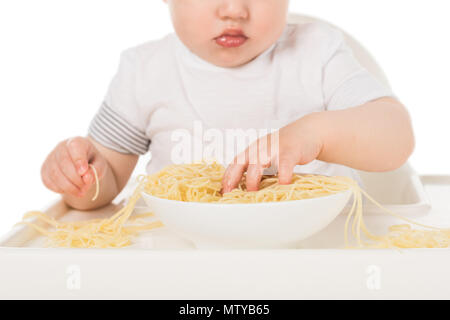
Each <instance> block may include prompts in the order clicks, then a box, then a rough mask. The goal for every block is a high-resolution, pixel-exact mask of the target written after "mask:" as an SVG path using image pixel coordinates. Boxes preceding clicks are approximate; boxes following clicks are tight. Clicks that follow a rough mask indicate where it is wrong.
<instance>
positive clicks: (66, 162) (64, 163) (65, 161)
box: [55, 148, 85, 189]
mask: <svg viewBox="0 0 450 320" xmlns="http://www.w3.org/2000/svg"><path fill="white" fill-rule="evenodd" d="M55 157H56V162H57V163H58V166H59V168H60V170H61V172H62V173H63V174H64V176H65V177H66V178H67V179H68V180H69V181H70V182H71V183H72V184H74V185H75V186H77V188H79V189H83V187H85V184H84V182H83V179H82V178H81V175H80V174H79V173H78V172H77V169H76V168H75V164H74V162H73V161H72V158H71V156H70V154H69V152H68V150H67V148H61V149H59V151H58V152H57V153H56V155H55Z"/></svg>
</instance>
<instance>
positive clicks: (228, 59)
mask: <svg viewBox="0 0 450 320" xmlns="http://www.w3.org/2000/svg"><path fill="white" fill-rule="evenodd" d="M256 57H257V56H254V55H251V54H245V53H239V52H236V53H230V52H226V53H223V52H221V53H218V54H214V55H211V56H209V57H207V60H208V61H209V62H210V63H212V64H214V65H216V66H218V67H222V68H238V67H241V66H243V65H246V64H247V63H249V62H251V61H253V60H254V59H255V58H256Z"/></svg>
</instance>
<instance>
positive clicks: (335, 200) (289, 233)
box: [142, 190, 352, 249]
mask: <svg viewBox="0 0 450 320" xmlns="http://www.w3.org/2000/svg"><path fill="white" fill-rule="evenodd" d="M351 195H352V193H351V191H350V190H348V191H344V192H340V193H337V194H334V195H330V196H326V197H321V198H314V199H307V200H296V201H285V202H269V203H257V204H220V203H198V202H182V201H175V200H167V199H161V198H157V197H154V196H151V195H149V194H147V193H145V192H144V193H142V196H143V199H144V201H145V203H146V204H147V206H148V207H149V209H150V211H151V212H153V213H154V214H155V216H156V217H157V218H159V219H160V220H161V221H162V222H163V223H164V225H165V226H166V227H168V228H170V229H171V230H173V231H174V232H175V233H177V234H178V235H180V236H181V237H184V238H186V239H188V240H191V241H192V242H193V243H194V244H195V245H196V247H197V248H198V249H233V248H241V249H250V248H251V249H258V248H261V249H262V248H264V249H273V248H295V247H297V246H298V244H299V242H300V241H301V240H304V239H306V238H308V237H310V236H312V235H314V234H315V233H317V232H319V231H321V230H322V229H324V228H325V227H327V226H328V225H329V224H330V223H331V222H332V221H333V220H334V219H335V218H336V217H337V216H338V215H339V213H341V211H342V210H343V209H344V207H345V205H346V204H347V202H348V200H349V199H350V197H351Z"/></svg>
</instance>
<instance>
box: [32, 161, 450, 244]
mask: <svg viewBox="0 0 450 320" xmlns="http://www.w3.org/2000/svg"><path fill="white" fill-rule="evenodd" d="M94 172H95V171H94ZM224 172H225V168H224V167H223V166H222V165H220V164H218V163H205V162H201V163H195V164H189V165H171V166H168V167H166V168H164V169H163V170H161V171H160V172H158V173H155V174H153V175H149V176H141V177H140V178H139V185H138V187H137V188H136V190H135V192H134V193H133V195H132V196H131V198H130V199H129V202H128V204H127V205H126V206H125V207H124V208H123V209H122V210H120V211H119V212H118V213H116V214H115V215H114V216H113V217H111V218H110V219H104V220H94V221H88V222H83V223H80V222H78V223H61V222H58V221H56V220H54V219H52V218H49V217H48V216H46V215H44V214H42V213H36V212H35V213H30V214H28V215H26V216H25V218H29V217H36V218H37V219H38V220H40V221H43V222H45V223H46V224H48V225H50V226H51V227H52V228H53V231H49V230H47V229H45V228H43V227H40V226H37V225H36V224H32V223H29V222H25V223H28V224H29V225H30V226H32V227H34V228H35V229H36V230H37V231H39V232H40V233H42V234H44V235H45V236H47V237H48V239H49V243H50V244H51V245H52V246H58V247H83V248H91V247H94V248H110V247H125V246H128V245H130V244H131V243H132V241H131V237H132V236H136V235H138V234H139V233H140V232H142V231H147V230H151V229H154V228H157V227H160V226H161V225H162V224H161V223H158V222H154V223H150V224H148V223H146V222H144V221H143V220H135V219H136V218H131V215H132V212H133V209H134V206H135V204H136V202H137V201H138V199H139V198H140V194H141V192H142V191H145V192H147V193H148V194H151V195H153V196H156V197H159V198H164V199H169V200H177V201H185V202H205V203H224V204H233V203H264V202H280V201H293V200H304V199H311V198H318V197H324V196H328V195H332V194H336V193H339V192H343V191H346V190H351V191H352V193H353V201H352V205H351V209H350V212H349V214H348V217H347V220H346V223H345V228H344V232H345V235H344V237H345V243H346V246H347V247H348V248H447V247H449V246H450V230H448V229H440V228H434V227H429V226H425V225H422V224H420V223H417V222H414V221H411V220H409V219H407V218H404V217H401V216H399V215H397V214H395V213H394V212H392V211H390V210H388V209H386V208H383V206H381V205H380V204H379V203H378V202H376V201H375V200H374V199H373V198H371V197H370V196H369V195H368V194H367V193H366V192H365V191H364V190H362V189H361V188H360V187H359V186H358V184H357V183H356V182H355V181H354V180H352V179H350V178H347V177H327V176H321V175H294V177H293V180H292V183H291V184H290V185H281V184H279V183H278V178H276V177H273V176H264V177H263V179H262V181H261V184H260V189H259V190H258V191H254V192H249V191H247V190H246V186H245V176H244V177H243V178H242V180H241V182H240V183H239V186H238V187H237V188H236V189H235V190H233V191H232V192H230V193H227V194H225V195H222V194H221V189H222V177H223V175H224ZM96 179H97V188H98V184H99V182H98V178H97V176H96ZM97 195H98V193H97ZM363 196H365V197H366V198H367V199H369V200H370V201H371V202H373V203H374V204H376V205H377V206H379V207H380V208H381V209H383V210H384V211H385V212H386V213H388V214H389V215H391V216H394V217H396V218H399V219H401V220H404V221H406V222H407V223H410V224H412V225H416V226H419V227H422V229H421V230H414V229H413V228H412V227H411V226H410V225H401V226H393V227H391V228H390V230H389V232H388V234H386V235H383V236H378V235H374V234H372V233H371V232H370V231H369V230H368V228H367V227H366V225H365V222H364V219H363V205H362V200H363ZM350 231H351V234H352V235H353V237H354V238H355V240H356V246H355V245H351V243H350V242H351V241H350V239H349V233H350Z"/></svg>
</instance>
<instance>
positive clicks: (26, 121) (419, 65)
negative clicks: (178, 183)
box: [0, 0, 450, 234]
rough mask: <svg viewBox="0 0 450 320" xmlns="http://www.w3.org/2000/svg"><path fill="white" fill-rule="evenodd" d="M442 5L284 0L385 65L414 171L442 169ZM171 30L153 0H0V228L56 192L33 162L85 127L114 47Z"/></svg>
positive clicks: (113, 64)
mask: <svg viewBox="0 0 450 320" xmlns="http://www.w3.org/2000/svg"><path fill="white" fill-rule="evenodd" d="M179 1H183V0H179ZM211 1H215V0H211ZM448 6H449V5H448V1H445V0H428V1H418V0H409V1H406V0H397V1H392V0H378V1H361V0H339V1H336V0H291V11H293V12H300V13H304V14H309V15H313V16H317V17H320V18H323V19H325V20H328V21H330V22H332V23H334V24H335V25H338V26H340V27H341V28H343V29H344V30H346V31H348V32H349V33H350V34H352V35H353V36H355V37H356V38H357V39H359V40H360V41H361V42H362V43H363V45H365V46H366V47H367V48H368V49H369V51H370V52H372V53H373V55H374V56H375V57H376V59H377V60H378V62H379V63H380V64H381V66H382V67H383V68H384V69H385V71H386V74H387V76H388V78H389V80H390V81H391V84H392V86H393V88H394V91H395V93H396V94H397V96H398V97H400V98H401V100H402V101H403V103H405V104H406V105H407V106H408V108H409V109H410V112H411V115H412V118H413V121H414V126H415V131H416V136H417V148H416V152H415V154H414V156H413V157H412V159H411V162H412V164H413V166H414V167H415V168H416V169H417V171H419V172H420V173H436V174H450V151H449V149H450V146H449V142H448V138H450V125H449V117H450V111H449V108H450V102H449V101H450V98H449V96H448V92H449V91H450V90H449V87H448V86H449V81H448V79H449V77H450V41H449V40H448V38H449V35H448V31H449V30H450V19H448V12H449V10H448V9H449V8H448ZM171 31H172V27H171V24H170V18H169V15H168V10H167V8H166V5H165V4H164V3H163V1H162V0H126V1H124V0H121V1H119V0H95V1H93V0H76V1H75V0H71V1H70V0H39V1H35V0H14V1H1V2H0V108H1V109H0V110H1V112H3V115H2V116H1V117H0V139H1V146H2V149H1V150H2V153H1V160H0V161H1V162H0V165H1V173H2V176H1V177H2V179H1V184H0V197H1V198H0V199H1V210H0V234H2V233H5V232H6V231H7V230H8V229H9V228H10V227H11V226H12V225H13V224H14V223H15V222H17V221H18V220H20V218H21V216H22V214H23V213H25V212H26V211H29V210H31V209H42V208H43V207H44V206H45V205H46V204H48V203H49V202H51V201H52V200H54V199H57V195H55V194H53V193H51V192H50V191H47V190H46V189H45V188H44V186H43V185H42V183H41V180H40V167H41V164H42V162H43V161H44V160H45V157H46V155H47V154H48V153H49V152H50V151H51V149H52V148H53V147H54V146H55V145H56V144H57V142H59V141H61V140H63V139H66V138H68V137H71V136H76V135H85V134H86V130H87V128H88V125H89V122H90V120H91V118H92V117H93V116H94V114H95V112H96V111H97V108H98V107H99V105H100V103H101V102H102V99H103V97H104V94H105V93H106V89H107V86H108V85H109V82H110V80H111V78H112V77H113V75H114V73H115V72H116V68H117V64H118V59H119V55H120V52H121V51H122V50H124V49H126V48H128V47H131V46H134V45H137V44H140V43H143V42H146V41H148V40H151V39H156V38H160V37H162V36H164V35H165V34H166V33H168V32H171ZM139 170H140V171H141V172H143V170H144V169H143V166H142V165H141V166H140V168H139Z"/></svg>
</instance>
